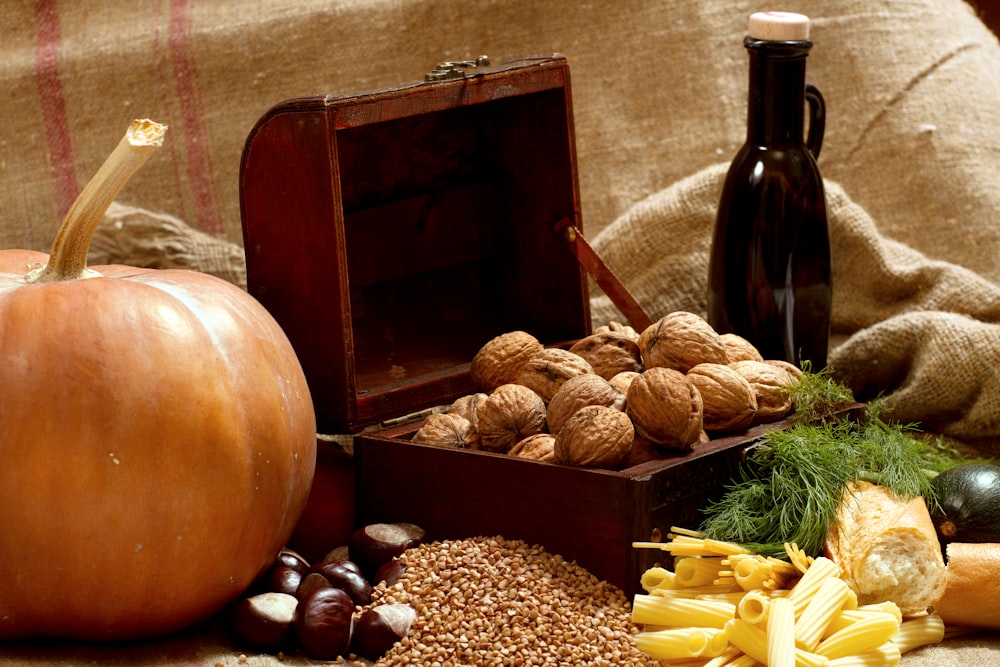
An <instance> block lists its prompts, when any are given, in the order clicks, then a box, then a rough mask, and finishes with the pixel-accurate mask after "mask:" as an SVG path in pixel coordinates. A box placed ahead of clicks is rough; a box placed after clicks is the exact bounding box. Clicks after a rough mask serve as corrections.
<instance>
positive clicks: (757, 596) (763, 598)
mask: <svg viewBox="0 0 1000 667" xmlns="http://www.w3.org/2000/svg"><path fill="white" fill-rule="evenodd" d="M770 606H771V598H770V596H769V595H767V594H766V593H765V592H764V591H747V592H746V593H744V594H743V597H742V598H741V599H740V601H739V604H737V605H736V615H737V616H739V617H740V618H742V619H743V620H744V621H746V622H747V623H753V624H754V625H760V624H761V623H763V622H764V621H765V619H767V615H768V609H769V607H770ZM793 620H794V619H793Z"/></svg>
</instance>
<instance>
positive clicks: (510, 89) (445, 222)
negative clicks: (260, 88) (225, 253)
mask: <svg viewBox="0 0 1000 667" xmlns="http://www.w3.org/2000/svg"><path fill="white" fill-rule="evenodd" d="M428 79H429V80H425V81H423V82H418V83H414V84H410V85H404V86H400V87H396V88H391V89H388V90H382V91H377V92H373V93H368V94H361V95H354V96H349V97H329V96H320V97H309V98H300V99H294V100H289V101H287V102H284V103H281V104H279V105H277V106H276V107H274V108H273V109H271V110H270V111H269V112H268V113H267V114H266V115H265V116H264V117H262V118H261V119H260V121H259V122H258V123H257V125H256V126H255V127H254V128H253V131H252V132H251V133H250V136H249V138H248V140H247V144H246V148H245V151H244V156H243V165H242V171H241V183H240V185H241V196H242V207H243V223H244V237H245V239H244V240H245V247H246V251H247V274H248V283H249V290H250V292H251V293H252V294H253V295H254V296H256V297H257V298H258V299H259V300H260V301H261V302H262V303H263V304H264V305H265V306H266V307H267V308H268V310H269V311H270V312H271V313H272V314H273V315H274V317H275V318H276V319H277V320H278V322H279V323H281V325H282V326H283V327H284V329H285V331H286V332H287V334H288V336H289V338H290V339H291V341H292V344H293V345H294V346H295V349H296V351H297V353H298V355H299V358H300V360H301V362H302V364H303V367H304V368H305V372H306V375H307V378H308V380H309V384H310V389H311V391H312V394H313V400H314V403H315V406H316V413H317V418H318V424H319V429H320V431H321V432H322V433H353V434H356V437H355V438H354V459H355V460H354V465H355V467H354V470H355V479H354V482H355V486H356V496H355V498H356V513H355V522H356V525H364V524H368V523H374V522H378V521H409V522H412V523H416V524H418V525H420V526H422V527H424V528H425V529H426V530H427V531H428V535H429V537H430V538H432V539H449V538H462V537H471V536H476V535H503V536H504V537H507V538H516V539H523V540H525V541H528V542H530V543H533V544H540V545H542V546H544V547H546V548H547V549H549V550H550V551H552V552H555V553H559V554H561V555H562V556H563V557H565V558H567V559H571V560H576V561H577V562H579V563H580V564H581V565H583V566H584V567H586V568H588V569H589V570H590V571H591V572H593V573H594V574H595V575H597V576H599V577H601V578H603V579H605V580H608V581H610V582H611V583H614V584H616V585H618V586H620V587H621V588H623V589H624V590H625V591H626V593H627V594H628V595H631V594H632V593H634V592H635V591H636V589H637V587H638V579H639V576H640V575H641V574H642V572H643V571H644V570H645V569H646V568H647V567H649V566H650V565H652V564H653V563H654V562H656V561H658V560H659V559H660V558H661V553H660V552H659V551H658V550H655V551H650V550H637V549H634V548H633V547H632V546H631V543H632V542H633V541H635V540H642V541H646V540H656V539H657V536H658V535H663V536H665V534H666V532H667V531H668V530H669V528H670V526H671V525H675V524H679V525H688V526H693V525H695V524H696V522H697V511H698V509H699V508H701V507H703V506H704V504H705V503H706V502H707V500H708V499H709V498H710V497H712V496H713V494H716V493H718V492H719V491H720V490H721V488H722V485H723V484H725V483H726V482H727V481H728V480H730V479H731V478H732V474H733V472H734V470H735V466H736V464H737V462H738V460H739V458H740V456H741V455H742V452H743V450H744V448H745V446H746V445H747V444H748V443H749V442H752V440H753V436H754V434H753V433H748V434H745V435H743V436H740V437H735V438H726V439H720V440H715V441H713V442H711V443H710V444H708V445H705V446H702V447H699V448H698V450H697V451H696V452H695V453H692V454H689V455H686V456H676V457H672V458H670V459H664V460H661V461H654V462H650V463H645V464H642V465H639V466H636V467H634V468H631V469H628V470H624V471H619V472H613V471H602V470H588V469H582V468H570V467H564V466H560V465H555V464H548V463H540V462H535V461H527V460H520V459H514V458H510V457H507V456H505V455H498V454H491V453H487V452H480V451H468V450H450V449H443V448H438V447H431V446H425V445H419V444H414V443H412V442H410V441H409V437H410V436H411V435H412V434H413V433H414V432H415V431H416V430H417V428H418V427H419V421H409V422H407V421H406V417H407V416H408V415H414V414H418V413H419V411H421V410H424V409H427V408H430V407H433V406H441V405H446V404H448V403H450V402H451V401H453V400H454V399H455V398H458V397H459V396H462V395H465V394H468V393H471V392H472V391H473V390H474V389H473V387H472V384H471V382H470V379H469V373H468V369H469V363H470V361H471V360H472V357H473V356H474V354H475V353H476V351H477V350H478V349H479V348H480V347H481V346H482V344H483V343H485V342H486V341H488V340H489V339H490V338H492V337H494V336H496V335H498V334H501V333H504V332H507V331H512V330H515V329H520V330H524V331H528V332H529V333H531V334H533V335H535V336H536V337H537V338H538V339H539V340H541V341H542V342H543V343H546V344H549V345H555V344H560V343H565V342H567V341H572V340H575V339H578V338H581V337H583V336H585V335H587V334H589V333H590V313H589V301H588V291H587V273H586V272H585V271H584V269H583V268H582V263H581V261H580V260H578V258H577V253H576V251H575V250H573V249H572V247H571V245H572V244H571V243H567V239H570V240H571V239H572V235H570V236H567V235H566V234H565V231H566V229H567V228H568V227H569V228H572V229H573V230H574V231H582V226H581V221H580V211H579V193H578V185H577V168H576V154H575V146H574V137H573V115H572V104H571V94H570V80H569V68H568V65H567V62H566V60H565V59H564V58H563V57H561V56H559V55H553V56H547V57H539V58H527V59H523V60H519V61H515V62H510V63H506V64H504V65H501V66H497V67H490V66H487V65H486V64H485V63H484V62H483V61H482V60H481V61H479V62H475V63H458V64H451V63H445V64H442V65H440V66H439V67H438V68H436V70H435V71H434V72H432V73H431V75H430V76H429V77H428ZM396 422H400V423H396ZM324 492H325V493H332V492H335V491H334V490H330V489H326V490H325V491H324V490H323V489H314V495H315V494H318V493H324Z"/></svg>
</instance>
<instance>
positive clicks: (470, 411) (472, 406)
mask: <svg viewBox="0 0 1000 667" xmlns="http://www.w3.org/2000/svg"><path fill="white" fill-rule="evenodd" d="M487 397H488V394H485V393H483V392H478V393H475V394H469V395H467V396H462V397H460V398H456V399H455V400H454V401H453V402H452V404H451V405H449V406H448V413H449V414H453V415H460V416H462V417H465V418H466V419H468V420H469V423H470V424H472V428H473V430H474V431H475V432H476V440H475V442H474V443H472V444H471V445H470V447H471V448H472V449H479V445H480V439H479V417H477V416H476V408H478V407H479V404H480V403H482V402H483V401H485V400H486V398H487Z"/></svg>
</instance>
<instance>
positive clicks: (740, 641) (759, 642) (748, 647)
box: [726, 618, 767, 665]
mask: <svg viewBox="0 0 1000 667" xmlns="http://www.w3.org/2000/svg"><path fill="white" fill-rule="evenodd" d="M726 631H727V632H728V633H729V643H731V644H732V645H733V646H735V647H736V648H738V649H739V650H741V651H743V652H744V653H746V654H747V655H749V656H751V657H752V658H753V659H754V660H756V661H757V662H761V663H764V664H765V665H766V664H767V635H766V633H765V632H764V630H763V629H762V628H759V627H757V626H756V625H753V624H751V623H747V622H746V621H744V620H743V619H741V618H734V619H733V620H731V621H729V622H727V623H726Z"/></svg>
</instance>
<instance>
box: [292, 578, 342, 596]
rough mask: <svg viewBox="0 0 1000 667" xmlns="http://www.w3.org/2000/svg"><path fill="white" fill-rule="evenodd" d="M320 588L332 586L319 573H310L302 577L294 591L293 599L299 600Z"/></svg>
mask: <svg viewBox="0 0 1000 667" xmlns="http://www.w3.org/2000/svg"><path fill="white" fill-rule="evenodd" d="M321 588H333V584H331V583H330V580H329V579H327V578H326V577H324V576H323V575H322V574H320V573H319V572H310V573H309V574H307V575H306V576H304V577H302V581H301V582H299V587H298V588H297V589H295V597H297V598H298V599H299V600H301V599H302V598H304V597H305V596H306V595H308V594H309V593H312V592H313V591H316V590H319V589H321Z"/></svg>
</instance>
